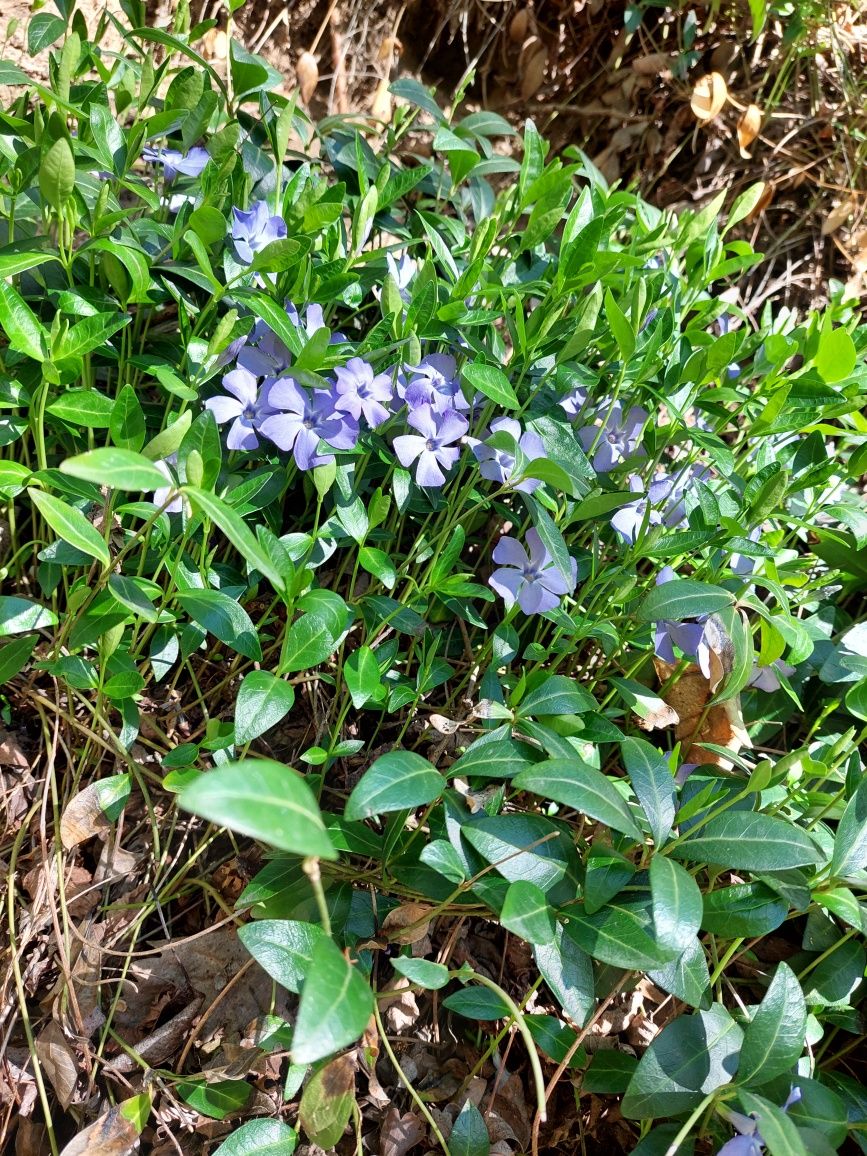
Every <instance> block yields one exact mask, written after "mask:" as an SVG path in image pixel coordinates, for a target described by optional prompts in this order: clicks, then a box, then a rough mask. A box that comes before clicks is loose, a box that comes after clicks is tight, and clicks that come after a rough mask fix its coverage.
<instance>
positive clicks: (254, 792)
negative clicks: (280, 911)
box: [179, 759, 336, 859]
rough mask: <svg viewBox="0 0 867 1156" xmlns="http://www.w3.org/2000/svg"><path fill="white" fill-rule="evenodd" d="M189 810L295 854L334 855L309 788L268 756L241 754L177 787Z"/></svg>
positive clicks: (325, 857)
mask: <svg viewBox="0 0 867 1156" xmlns="http://www.w3.org/2000/svg"><path fill="white" fill-rule="evenodd" d="M179 801H180V804H181V806H182V807H184V809H185V810H187V811H192V812H193V814H194V815H201V816H202V817H203V818H205V819H208V820H209V821H210V822H212V823H218V824H219V825H220V826H222V827H229V828H231V830H233V831H238V832H239V833H240V834H241V835H250V836H252V838H254V839H259V840H260V841H261V842H262V843H267V844H268V845H269V846H271V847H276V848H277V849H278V850H280V851H290V852H291V853H292V854H294V855H316V856H319V857H320V858H322V859H334V858H336V852H335V850H334V847H333V846H332V843H331V840H330V839H329V837H328V834H327V832H326V830H325V824H324V822H323V820H322V816H321V815H320V813H319V807H318V805H317V802H316V799H315V797H314V795H313V792H312V791H311V790H310V788H309V787H308V786H307V784H306V783H305V782H304V780H303V779H302V778H301V776H300V775H298V774H296V773H295V771H292V770H290V769H289V768H288V767H284V766H283V765H282V764H281V763H277V762H274V761H273V760H271V759H243V760H242V761H241V762H238V763H233V764H230V765H229V766H225V767H219V768H217V770H214V771H210V772H209V773H208V774H206V775H202V776H201V777H200V778H199V779H197V780H196V781H195V782H194V783H191V784H190V785H189V786H188V787H187V788H186V789H185V790H184V791H182V792H181V796H180V800H179Z"/></svg>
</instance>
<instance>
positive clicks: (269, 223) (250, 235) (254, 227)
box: [232, 201, 287, 265]
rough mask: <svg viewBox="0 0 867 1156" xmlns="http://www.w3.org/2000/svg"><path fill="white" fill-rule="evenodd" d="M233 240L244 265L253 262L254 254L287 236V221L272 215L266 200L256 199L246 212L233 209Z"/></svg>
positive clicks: (236, 251)
mask: <svg viewBox="0 0 867 1156" xmlns="http://www.w3.org/2000/svg"><path fill="white" fill-rule="evenodd" d="M232 218H233V219H232V241H233V243H234V245H235V253H236V255H237V257H238V260H239V261H240V262H241V263H242V264H243V265H250V264H252V261H253V258H254V256H255V255H256V254H257V253H258V252H259V251H260V250H261V249H264V248H265V246H266V245H270V244H271V243H272V242H273V241H282V240H283V238H284V237H285V236H286V233H287V229H286V222H285V221H284V220H283V218H282V217H278V216H271V215H270V214H269V211H268V204H267V202H266V201H255V202H254V204H253V205H252V206H251V207H250V208H249V209H248V210H247V211H246V212H245V211H244V210H243V209H232Z"/></svg>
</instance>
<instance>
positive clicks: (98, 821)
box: [60, 782, 111, 851]
mask: <svg viewBox="0 0 867 1156" xmlns="http://www.w3.org/2000/svg"><path fill="white" fill-rule="evenodd" d="M110 830H111V823H110V822H109V821H108V819H107V818H106V815H105V812H104V811H103V809H102V805H101V802H100V794H99V783H98V782H97V783H90V784H89V785H88V786H86V787H85V788H84V790H83V791H79V792H78V794H77V795H73V797H72V798H71V799H70V800H69V802H68V803H67V805H66V808H65V810H64V812H63V814H62V815H61V816H60V840H61V842H62V843H63V846H64V847H65V848H66V850H67V851H69V850H71V849H72V848H73V847H77V846H78V844H79V843H84V842H86V841H87V840H88V839H92V838H93V836H94V835H104V834H107V833H108V832H109V831H110Z"/></svg>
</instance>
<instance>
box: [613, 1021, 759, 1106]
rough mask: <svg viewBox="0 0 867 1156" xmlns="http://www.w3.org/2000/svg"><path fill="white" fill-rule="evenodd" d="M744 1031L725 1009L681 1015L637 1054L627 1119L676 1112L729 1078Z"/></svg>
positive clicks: (626, 1101) (625, 1102) (626, 1098)
mask: <svg viewBox="0 0 867 1156" xmlns="http://www.w3.org/2000/svg"><path fill="white" fill-rule="evenodd" d="M742 1038H743V1032H742V1031H741V1029H740V1028H739V1027H738V1025H737V1024H736V1023H735V1021H734V1020H733V1019H732V1017H731V1016H730V1015H729V1013H728V1012H727V1011H726V1009H725V1008H724V1007H722V1006H721V1005H720V1004H715V1005H714V1006H713V1007H712V1008H710V1009H709V1010H708V1011H700V1012H698V1013H697V1014H696V1015H682V1016H679V1017H678V1018H677V1019H676V1020H674V1021H673V1022H672V1023H670V1024H668V1025H667V1027H665V1028H663V1030H662V1031H661V1032H660V1033H659V1035H658V1036H657V1037H656V1039H655V1040H654V1041H653V1042H652V1043H651V1045H650V1047H649V1048H648V1049H647V1051H646V1052H645V1053H644V1055H643V1056H642V1057H641V1060H640V1061H639V1064H638V1067H637V1068H636V1070H635V1075H634V1076H633V1077H632V1079H631V1080H630V1081H629V1087H628V1088H627V1090H626V1095H625V1096H624V1098H623V1103H622V1105H621V1110H622V1112H623V1115H624V1116H625V1117H626V1118H627V1119H628V1120H652V1119H655V1118H657V1117H659V1116H677V1115H680V1114H681V1113H683V1112H689V1111H690V1110H691V1109H693V1108H695V1107H697V1106H698V1105H699V1104H700V1103H701V1102H702V1100H703V1099H704V1097H705V1096H706V1095H707V1094H708V1093H709V1092H713V1091H714V1090H715V1089H717V1088H721V1087H723V1086H724V1085H725V1084H728V1083H730V1082H731V1079H732V1076H733V1075H734V1073H735V1070H736V1068H737V1056H738V1050H739V1049H740V1045H741V1040H742Z"/></svg>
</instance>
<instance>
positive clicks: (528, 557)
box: [488, 529, 578, 614]
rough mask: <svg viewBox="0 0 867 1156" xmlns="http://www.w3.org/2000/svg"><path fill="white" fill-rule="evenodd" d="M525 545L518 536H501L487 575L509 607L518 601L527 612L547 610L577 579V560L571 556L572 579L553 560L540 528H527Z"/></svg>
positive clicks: (539, 612)
mask: <svg viewBox="0 0 867 1156" xmlns="http://www.w3.org/2000/svg"><path fill="white" fill-rule="evenodd" d="M526 543H527V544H526V548H525V547H524V546H522V545H521V543H520V542H519V541H518V540H517V538H505V537H504V538H500V540H499V542H498V543H497V544H496V546H495V547H494V552H493V554H492V558H493V560H494V561H495V562H497V563H498V565H499V569H497V570H495V571H494V572H493V574H492V575H491V576H490V578H489V579H488V583H489V584H490V585H491V586H492V587H493V588H494V590H496V592H497V593H498V594H499V595H500V597H501V598H502V599H503V601H504V602H505V604H506V607H507V608H510V607H512V606H514V605H515V603H516V602H517V603H518V605H519V606H520V608H521V609H522V610H523V611H524V613H525V614H544V613H545V612H546V611H548V610H553V609H554V608H555V607H556V606H559V605H560V599H561V598H562V597H563V595H564V594H571V593H572V591H573V590H574V589H575V583H576V582H577V581H578V563H577V562H576V561H575V559H574V558H570V564H571V568H572V580H571V582H570V581H568V580H567V579H566V576H565V575H564V574H562V573H561V572H560V571H559V570H558V569H557V567H556V565H555V564H554V559H553V558H552V557H551V555H550V554H549V553H548V550H547V549H546V547H545V545H544V544H543V542H542V539H541V538H540V537H539V533H538V531H537V530H535V529H532V530H528V531H527V537H526Z"/></svg>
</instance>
